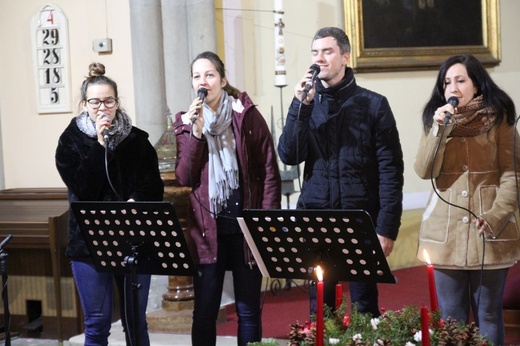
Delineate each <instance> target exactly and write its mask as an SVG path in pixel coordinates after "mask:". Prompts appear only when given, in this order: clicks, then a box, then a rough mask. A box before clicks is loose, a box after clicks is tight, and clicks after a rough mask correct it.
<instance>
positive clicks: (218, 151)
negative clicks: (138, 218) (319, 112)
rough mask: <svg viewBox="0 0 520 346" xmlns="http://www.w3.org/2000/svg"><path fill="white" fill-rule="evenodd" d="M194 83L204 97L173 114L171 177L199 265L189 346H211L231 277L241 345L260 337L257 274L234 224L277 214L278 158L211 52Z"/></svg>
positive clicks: (195, 66)
mask: <svg viewBox="0 0 520 346" xmlns="http://www.w3.org/2000/svg"><path fill="white" fill-rule="evenodd" d="M191 76H192V86H193V89H194V90H195V91H196V92H197V91H200V90H205V91H206V93H207V96H204V97H203V98H204V100H202V99H201V98H200V97H196V98H195V99H194V100H193V102H192V103H191V105H190V107H189V110H188V112H180V113H178V114H177V115H176V116H175V123H174V127H175V134H176V137H177V163H176V170H175V173H176V177H177V180H178V181H179V183H180V184H181V185H183V186H190V187H192V193H191V194H190V209H189V212H188V233H189V244H190V250H191V254H192V256H193V259H194V262H195V263H196V265H197V275H195V277H194V290H195V308H194V311H193V325H192V344H193V345H194V346H201V345H215V343H216V319H217V315H218V311H219V309H220V300H221V296H222V288H223V282H224V274H225V271H226V270H231V271H232V273H233V287H234V294H235V302H236V309H237V315H238V333H237V336H238V344H239V345H246V344H247V343H248V342H254V341H260V340H261V337H262V329H261V307H260V291H261V290H260V289H261V284H262V275H261V273H260V271H259V270H258V268H257V266H256V265H255V261H254V258H253V257H252V255H251V252H250V251H249V249H248V247H247V245H246V243H245V240H244V236H243V234H242V232H241V230H240V227H239V226H238V223H237V221H236V217H237V216H240V214H241V212H242V210H243V209H280V200H281V179H280V172H279V170H278V163H277V160H276V152H275V148H274V144H273V139H272V137H271V134H270V132H269V128H268V127H267V123H266V122H265V119H264V118H263V117H262V115H261V114H260V112H259V111H258V109H257V108H256V106H255V105H254V104H253V102H252V101H251V99H250V98H249V96H248V95H247V93H245V92H242V93H241V92H240V91H238V90H237V89H236V88H234V87H232V86H231V85H230V84H229V82H228V81H227V79H226V75H225V69H224V64H223V62H222V61H221V59H220V58H219V57H218V56H217V55H216V54H215V53H212V52H203V53H201V54H199V55H198V56H197V57H196V58H195V60H194V61H193V62H192V64H191ZM202 88H203V89H202ZM199 95H201V96H202V94H201V93H200V92H199ZM203 101H204V102H203Z"/></svg>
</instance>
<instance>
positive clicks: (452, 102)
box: [444, 96, 459, 125]
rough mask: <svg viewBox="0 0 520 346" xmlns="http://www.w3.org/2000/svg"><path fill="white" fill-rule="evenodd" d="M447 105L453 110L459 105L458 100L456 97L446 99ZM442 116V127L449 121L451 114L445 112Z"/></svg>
mask: <svg viewBox="0 0 520 346" xmlns="http://www.w3.org/2000/svg"><path fill="white" fill-rule="evenodd" d="M448 103H449V104H450V105H451V106H452V107H453V108H455V107H457V106H458V105H459V98H458V97H457V96H452V97H450V98H449V99H448ZM444 115H445V117H444V125H446V124H447V123H448V122H449V121H450V119H451V116H452V114H451V113H450V112H447V111H446V112H444Z"/></svg>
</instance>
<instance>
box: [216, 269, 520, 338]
mask: <svg viewBox="0 0 520 346" xmlns="http://www.w3.org/2000/svg"><path fill="white" fill-rule="evenodd" d="M515 267H519V266H518V265H517V266H515ZM393 274H394V276H395V277H396V278H397V280H398V282H397V284H379V306H380V308H382V309H386V310H394V311H395V310H399V309H401V308H402V307H403V306H407V305H415V306H428V307H429V306H430V295H429V291H428V277H427V269H426V266H418V267H413V268H406V269H400V270H396V271H393ZM272 281H273V280H271V282H272ZM280 281H281V284H282V285H285V280H280ZM343 293H344V295H345V294H346V295H347V297H348V284H347V283H344V284H343ZM308 320H309V296H308V293H307V289H306V288H303V287H296V286H294V284H293V286H292V287H291V288H290V289H289V290H282V291H281V293H280V294H279V295H274V294H273V293H272V292H271V291H268V292H267V293H266V295H265V303H264V307H263V314H262V324H263V338H276V339H287V338H288V336H287V334H288V333H289V329H290V325H291V324H293V323H295V322H296V321H299V322H300V323H303V322H305V321H308ZM236 329H237V317H236V314H235V306H234V304H232V305H229V306H227V322H225V323H222V324H220V325H219V326H218V327H217V333H218V335H236ZM508 334H509V335H508ZM506 341H507V342H506V344H507V345H520V333H519V332H518V331H514V333H513V332H510V331H509V330H506Z"/></svg>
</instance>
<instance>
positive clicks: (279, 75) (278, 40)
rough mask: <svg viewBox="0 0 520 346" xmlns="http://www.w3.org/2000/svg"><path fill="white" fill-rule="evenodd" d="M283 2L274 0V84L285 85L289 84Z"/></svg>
mask: <svg viewBox="0 0 520 346" xmlns="http://www.w3.org/2000/svg"><path fill="white" fill-rule="evenodd" d="M283 14H284V11H283V2H282V0H274V27H275V28H274V85H275V86H277V87H284V86H286V85H287V81H286V80H285V72H286V71H285V61H286V59H285V40H284V37H283V31H284V28H285V23H284V21H283Z"/></svg>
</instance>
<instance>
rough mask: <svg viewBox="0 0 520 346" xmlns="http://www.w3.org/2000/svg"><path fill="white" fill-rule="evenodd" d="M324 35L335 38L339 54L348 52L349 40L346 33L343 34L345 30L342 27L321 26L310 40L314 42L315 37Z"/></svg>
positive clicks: (323, 36)
mask: <svg viewBox="0 0 520 346" xmlns="http://www.w3.org/2000/svg"><path fill="white" fill-rule="evenodd" d="M325 37H332V38H335V39H336V42H338V46H339V50H340V52H341V54H345V53H350V41H349V39H348V36H347V34H345V31H343V30H342V29H340V28H337V27H325V28H321V29H319V30H318V31H316V33H315V34H314V38H313V39H312V41H313V42H314V41H315V40H317V39H320V38H325Z"/></svg>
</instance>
